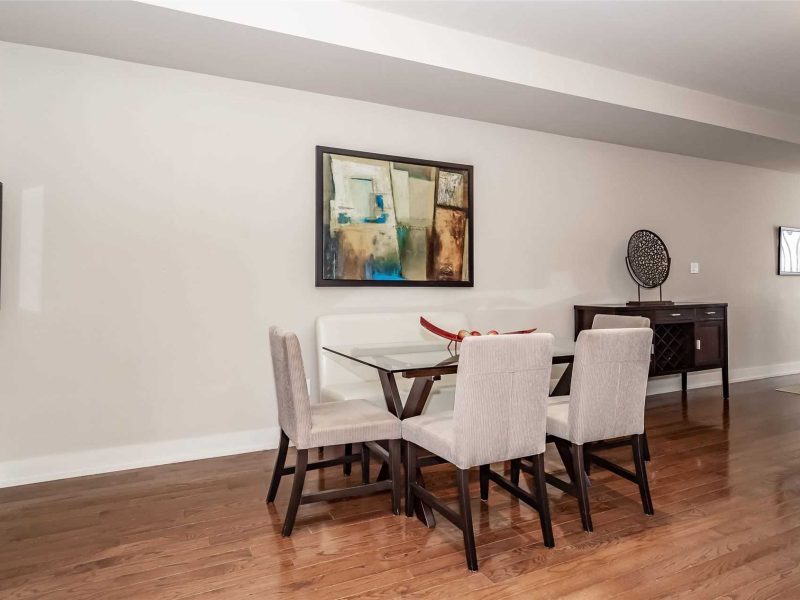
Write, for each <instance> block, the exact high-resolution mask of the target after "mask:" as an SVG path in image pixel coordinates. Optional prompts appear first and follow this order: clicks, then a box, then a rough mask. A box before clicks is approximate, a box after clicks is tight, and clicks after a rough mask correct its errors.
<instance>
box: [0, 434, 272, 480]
mask: <svg viewBox="0 0 800 600" xmlns="http://www.w3.org/2000/svg"><path fill="white" fill-rule="evenodd" d="M279 437H280V429H279V428H278V427H271V428H269V429H258V430H252V431H237V432H234V433H221V434H216V435H208V436H203V437H197V438H184V439H180V440H170V441H166V442H151V443H149V444H136V445H131V446H115V447H112V448H99V449H95V450H82V451H80V452H69V453H65V454H51V455H47V456H37V457H35V458H25V459H22V460H12V461H7V462H1V463H0V488H4V487H11V486H15V485H24V484H28V483H40V482H42V481H53V480H56V479H66V478H68V477H81V476H83V475H97V474H98V473H111V472H113V471H124V470H126V469H138V468H140V467H152V466H155V465H167V464H171V463H177V462H184V461H188V460H199V459H201V458H213V457H217V456H229V455H231V454H243V453H245V452H256V451H259V450H271V449H273V448H277V447H278V439H279Z"/></svg>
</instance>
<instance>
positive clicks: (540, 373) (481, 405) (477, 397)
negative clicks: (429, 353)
mask: <svg viewBox="0 0 800 600" xmlns="http://www.w3.org/2000/svg"><path fill="white" fill-rule="evenodd" d="M552 358H553V336H552V335H550V334H548V333H535V334H524V335H502V336H482V337H472V338H467V339H465V340H464V342H463V343H462V345H461V351H460V358H459V361H458V378H457V380H456V397H455V406H454V408H453V414H452V417H450V415H449V413H442V414H436V415H421V416H419V417H413V418H411V419H406V420H405V421H403V437H404V438H405V439H407V440H409V441H411V442H413V443H414V444H416V445H418V446H421V447H422V448H425V449H427V450H430V451H431V452H434V453H435V454H437V455H439V456H441V457H442V458H444V459H445V460H447V461H448V462H451V463H453V464H454V465H456V466H457V467H458V468H460V469H468V468H470V467H474V466H478V465H486V464H489V463H493V462H500V461H504V460H509V459H512V458H520V457H523V456H531V455H534V454H539V453H541V452H544V448H545V429H544V424H545V416H546V411H547V409H546V405H547V393H548V385H549V379H550V365H551V363H552Z"/></svg>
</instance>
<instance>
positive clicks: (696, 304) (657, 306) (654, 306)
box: [575, 302, 728, 310]
mask: <svg viewBox="0 0 800 600" xmlns="http://www.w3.org/2000/svg"><path fill="white" fill-rule="evenodd" d="M705 306H728V303H727V302H675V303H674V304H649V305H642V306H628V305H627V304H624V303H617V304H614V303H611V304H576V305H575V308H583V309H587V308H627V309H630V310H653V309H665V308H666V309H669V308H681V307H685V308H703V307H705Z"/></svg>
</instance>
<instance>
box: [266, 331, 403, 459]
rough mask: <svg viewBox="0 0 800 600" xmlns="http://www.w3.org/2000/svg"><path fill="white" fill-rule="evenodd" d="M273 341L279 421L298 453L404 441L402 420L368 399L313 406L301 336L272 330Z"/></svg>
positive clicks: (273, 366)
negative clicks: (335, 446)
mask: <svg viewBox="0 0 800 600" xmlns="http://www.w3.org/2000/svg"><path fill="white" fill-rule="evenodd" d="M269 339H270V349H271V352H272V370H273V373H274V377H275V394H276V396H277V398H278V422H279V424H280V426H281V429H283V431H284V432H285V433H286V435H287V436H288V437H289V439H290V440H292V442H294V444H295V446H296V447H297V449H298V450H305V449H308V448H313V447H317V446H331V445H335V444H351V443H358V442H370V441H376V440H393V439H399V438H400V435H401V430H400V419H398V418H397V417H395V416H394V415H392V414H391V413H389V412H388V411H387V410H386V409H385V408H379V407H377V406H375V405H374V404H371V403H369V402H367V401H365V400H346V401H342V402H326V403H324V404H318V405H314V406H312V405H311V402H310V400H309V397H308V388H307V387H306V374H305V369H304V368H303V355H302V354H301V352H300V342H299V341H298V340H297V336H296V335H295V334H293V333H290V332H287V331H283V330H282V329H279V328H278V327H271V328H270V330H269Z"/></svg>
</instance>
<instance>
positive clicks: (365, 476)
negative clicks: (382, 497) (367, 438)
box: [361, 444, 369, 485]
mask: <svg viewBox="0 0 800 600" xmlns="http://www.w3.org/2000/svg"><path fill="white" fill-rule="evenodd" d="M361 483H363V484H364V485H366V484H368V483H369V448H367V445H366V444H361Z"/></svg>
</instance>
